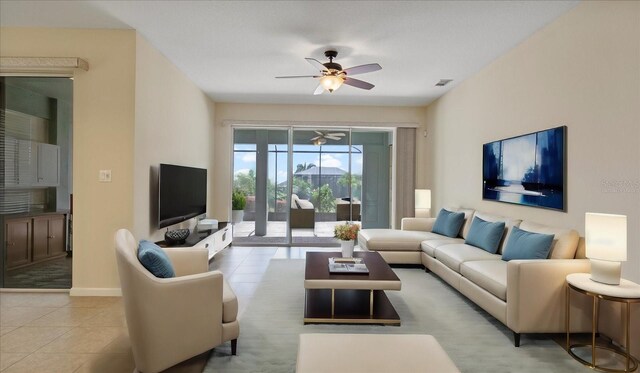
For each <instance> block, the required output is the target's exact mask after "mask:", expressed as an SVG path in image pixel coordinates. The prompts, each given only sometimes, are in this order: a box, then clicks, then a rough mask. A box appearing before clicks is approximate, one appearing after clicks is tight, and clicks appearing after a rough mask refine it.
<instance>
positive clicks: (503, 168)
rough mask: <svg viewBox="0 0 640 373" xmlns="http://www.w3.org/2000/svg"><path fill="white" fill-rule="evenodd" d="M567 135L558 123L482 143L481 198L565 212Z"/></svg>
mask: <svg viewBox="0 0 640 373" xmlns="http://www.w3.org/2000/svg"><path fill="white" fill-rule="evenodd" d="M566 137H567V127H566V126H561V127H556V128H551V129H548V130H544V131H539V132H534V133H530V134H527V135H522V136H517V137H512V138H509V139H504V140H499V141H494V142H490V143H487V144H484V145H483V152H482V175H483V180H482V198H483V199H485V200H492V201H500V202H507V203H515V204H520V205H526V206H534V207H542V208H548V209H554V210H560V211H566V204H565V203H566V173H565V170H566Z"/></svg>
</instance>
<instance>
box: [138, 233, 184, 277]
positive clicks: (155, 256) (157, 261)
mask: <svg viewBox="0 0 640 373" xmlns="http://www.w3.org/2000/svg"><path fill="white" fill-rule="evenodd" d="M138 260H139V261H140V263H141V264H142V265H143V266H144V268H146V269H147V270H148V271H149V272H151V273H152V274H153V275H154V276H156V277H160V278H170V277H176V273H175V271H174V270H173V265H171V260H169V257H168V256H167V253H165V252H164V250H162V249H161V248H160V246H158V245H156V244H154V243H153V242H150V241H147V240H142V241H140V244H139V245H138Z"/></svg>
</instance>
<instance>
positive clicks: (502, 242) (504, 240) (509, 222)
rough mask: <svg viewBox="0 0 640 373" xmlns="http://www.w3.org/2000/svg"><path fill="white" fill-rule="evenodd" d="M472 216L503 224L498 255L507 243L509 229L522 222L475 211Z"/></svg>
mask: <svg viewBox="0 0 640 373" xmlns="http://www.w3.org/2000/svg"><path fill="white" fill-rule="evenodd" d="M473 216H474V217H478V218H480V219H482V220H484V221H488V222H491V223H495V222H497V221H501V222H504V227H505V233H504V234H503V235H502V240H500V245H499V246H498V253H499V254H502V250H504V245H505V244H506V243H507V240H508V239H509V234H510V233H511V228H512V227H517V226H519V225H520V223H521V222H522V220H519V219H511V218H507V217H505V216H500V215H493V214H487V213H484V212H480V211H476V213H475V214H474V215H473Z"/></svg>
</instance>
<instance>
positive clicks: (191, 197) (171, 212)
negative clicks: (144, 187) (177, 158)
mask: <svg viewBox="0 0 640 373" xmlns="http://www.w3.org/2000/svg"><path fill="white" fill-rule="evenodd" d="M158 188H159V190H158V227H159V228H163V227H167V226H169V225H173V224H177V223H180V222H182V221H184V220H187V219H191V218H193V217H195V216H198V215H201V214H204V213H205V212H206V211H207V170H205V169H203V168H194V167H184V166H176V165H171V164H160V167H159V169H158Z"/></svg>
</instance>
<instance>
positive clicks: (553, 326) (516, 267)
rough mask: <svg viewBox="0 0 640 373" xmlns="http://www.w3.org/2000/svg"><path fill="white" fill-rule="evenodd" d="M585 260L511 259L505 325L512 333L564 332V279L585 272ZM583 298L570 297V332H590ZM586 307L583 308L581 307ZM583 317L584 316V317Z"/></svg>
mask: <svg viewBox="0 0 640 373" xmlns="http://www.w3.org/2000/svg"><path fill="white" fill-rule="evenodd" d="M589 271H590V264H589V260H587V259H536V260H511V261H509V263H508V264H507V326H508V327H509V328H510V329H511V330H513V331H514V332H516V333H528V332H533V333H559V332H564V331H565V329H566V326H565V307H566V277H567V275H568V274H571V273H581V272H589ZM585 301H588V299H586V297H580V296H579V294H572V297H571V305H572V309H573V310H577V311H574V312H572V314H571V320H572V322H571V325H572V331H575V332H581V331H588V330H590V320H589V319H587V317H588V316H589V312H586V314H585V312H584V310H585V309H587V310H588V309H589V308H588V305H587V304H588V302H587V303H585ZM585 305H587V308H585ZM584 316H587V317H584Z"/></svg>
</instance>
